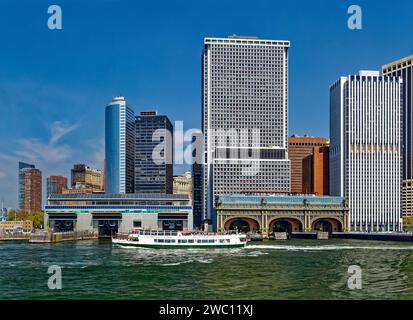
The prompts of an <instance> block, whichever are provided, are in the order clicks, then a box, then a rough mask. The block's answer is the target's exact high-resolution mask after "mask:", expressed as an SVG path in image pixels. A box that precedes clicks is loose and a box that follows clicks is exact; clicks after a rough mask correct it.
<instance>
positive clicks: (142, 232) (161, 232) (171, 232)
mask: <svg viewBox="0 0 413 320" xmlns="http://www.w3.org/2000/svg"><path fill="white" fill-rule="evenodd" d="M131 234H135V235H145V236H167V237H171V236H172V237H176V236H181V237H186V236H194V235H198V236H216V235H235V234H240V235H242V234H244V233H240V232H239V231H237V230H225V231H220V232H205V231H202V230H195V231H189V230H183V231H182V230H179V231H176V230H153V229H132V230H131V231H130V232H128V233H118V237H128V236H129V235H131Z"/></svg>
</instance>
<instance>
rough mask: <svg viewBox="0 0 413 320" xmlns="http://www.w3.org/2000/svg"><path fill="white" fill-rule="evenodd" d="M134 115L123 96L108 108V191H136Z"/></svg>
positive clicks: (106, 117)
mask: <svg viewBox="0 0 413 320" xmlns="http://www.w3.org/2000/svg"><path fill="white" fill-rule="evenodd" d="M134 156H135V116H134V112H133V110H132V108H130V107H129V106H128V105H127V103H126V100H125V98H124V97H114V98H113V100H112V102H111V103H109V104H108V105H107V106H106V110H105V158H106V192H107V193H133V192H134Z"/></svg>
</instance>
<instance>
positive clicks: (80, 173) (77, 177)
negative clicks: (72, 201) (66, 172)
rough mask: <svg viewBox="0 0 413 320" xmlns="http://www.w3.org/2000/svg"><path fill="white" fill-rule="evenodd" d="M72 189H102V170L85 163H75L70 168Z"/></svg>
mask: <svg viewBox="0 0 413 320" xmlns="http://www.w3.org/2000/svg"><path fill="white" fill-rule="evenodd" d="M72 189H92V190H93V191H97V192H99V191H101V190H102V172H101V171H100V170H97V169H94V168H91V167H89V166H87V165H85V164H82V163H81V164H75V165H74V166H73V169H72Z"/></svg>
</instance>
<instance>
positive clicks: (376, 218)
mask: <svg viewBox="0 0 413 320" xmlns="http://www.w3.org/2000/svg"><path fill="white" fill-rule="evenodd" d="M401 94H402V80H401V79H400V78H396V77H382V76H380V72H378V71H360V72H359V73H358V74H356V75H350V76H347V77H341V78H340V79H338V80H337V81H336V82H335V83H334V84H333V85H332V86H331V87H330V139H331V141H330V193H331V195H336V196H344V197H346V199H347V200H348V202H349V207H350V217H349V229H350V230H351V231H400V230H401V229H402V219H401V178H402V168H401V155H402V135H401V134H402V102H401V98H402V96H401Z"/></svg>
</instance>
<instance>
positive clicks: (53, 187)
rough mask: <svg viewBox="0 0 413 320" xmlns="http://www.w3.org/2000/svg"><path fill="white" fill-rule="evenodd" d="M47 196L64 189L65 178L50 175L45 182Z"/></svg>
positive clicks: (65, 185)
mask: <svg viewBox="0 0 413 320" xmlns="http://www.w3.org/2000/svg"><path fill="white" fill-rule="evenodd" d="M46 188H47V198H49V196H50V195H51V194H53V193H58V194H61V193H62V192H63V190H64V189H67V178H66V177H62V176H50V177H49V178H47V183H46Z"/></svg>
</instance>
